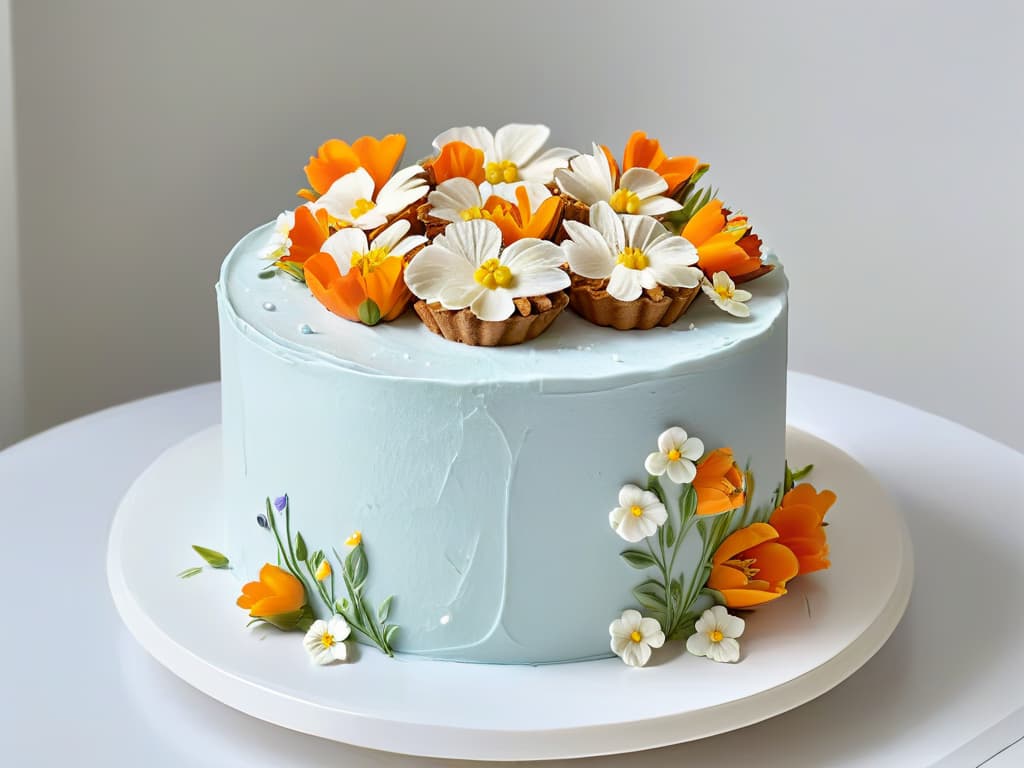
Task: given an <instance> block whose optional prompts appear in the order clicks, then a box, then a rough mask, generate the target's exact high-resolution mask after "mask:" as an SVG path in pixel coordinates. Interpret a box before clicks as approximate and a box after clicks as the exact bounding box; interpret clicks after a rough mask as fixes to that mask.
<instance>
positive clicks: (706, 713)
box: [107, 426, 913, 760]
mask: <svg viewBox="0 0 1024 768" xmlns="http://www.w3.org/2000/svg"><path fill="white" fill-rule="evenodd" d="M220 451H221V441H220V427H219V426H216V427H212V428H210V429H207V430H205V431H203V432H200V433H198V434H196V435H194V436H192V437H191V438H189V439H187V440H185V441H184V442H182V443H180V444H179V445H177V446H175V447H173V448H171V449H170V450H168V451H167V452H166V453H164V454H163V455H162V456H161V457H160V458H158V459H157V461H156V462H154V464H153V465H152V466H151V467H150V468H149V469H147V470H146V471H145V472H144V473H143V474H142V475H141V476H140V477H139V478H138V479H137V480H136V481H135V483H134V485H133V486H132V487H131V489H130V490H129V491H128V493H127V495H126V496H125V498H124V500H123V501H122V502H121V505H120V507H119V508H118V510H117V514H116V516H115V518H114V523H113V527H112V529H111V533H110V542H109V549H108V554H107V575H108V580H109V584H110V590H111V593H112V594H113V598H114V603H115V604H116V606H117V609H118V611H119V612H120V614H121V617H122V619H123V620H124V622H125V624H126V625H127V626H128V628H129V630H130V631H131V632H132V634H133V635H134V636H135V638H136V639H137V640H138V642H139V643H141V645H142V646H143V647H144V648H145V649H146V650H147V651H148V652H149V653H150V654H152V656H153V657H154V658H156V659H157V661H159V662H160V663H161V664H163V665H164V666H166V667H167V668H168V669H170V670H171V671H172V672H173V673H174V674H176V675H177V676H179V677H180V678H182V679H183V680H185V681H186V682H187V683H189V684H190V685H192V686H194V687H196V688H198V689H199V690H200V691H202V692H204V693H205V694H207V695H209V696H212V697H213V698H215V699H217V700H219V701H221V702H223V703H225V704H227V705H228V706H230V707H234V708H235V709H238V710H240V711H242V712H245V713H247V714H249V715H251V716H253V717H257V718H260V719H262V720H265V721H268V722H271V723H274V724H277V725H280V726H283V727H285V728H290V729H293V730H296V731H301V732H304V733H309V734H313V735H316V736H320V737H323V738H327V739H333V740H335V741H341V742H346V743H348V744H354V745H357V746H361V747H367V748H371V749H379V750H385V751H389V752H400V753H404V754H412V755H421V756H430V757H443V758H454V759H458V758H461V759H476V760H541V759H554V758H567V757H586V756H593V755H602V754H612V753H622V752H631V751H636V750H642V749H649V748H653V747H659V746H665V745H668V744H676V743H680V742H684V741H690V740H693V739H699V738H703V737H706V736H711V735H714V734H717V733H722V732H724V731H729V730H732V729H735V728H740V727H742V726H745V725H749V724H751V723H755V722H758V721H760V720H764V719H767V718H769V717H772V716H774V715H777V714H780V713H782V712H785V711H787V710H789V709H792V708H793V707H796V706H799V705H800V704H803V703H804V702H807V701H809V700H810V699H813V698H815V697H816V696H820V695H821V694H823V693H825V692H826V691H828V690H829V689H830V688H832V687H834V686H836V685H838V684H839V683H840V682H842V681H843V680H844V679H845V678H846V677H848V676H849V675H851V674H852V673H853V672H854V671H856V670H857V669H858V668H859V667H860V666H861V665H863V664H864V663H865V662H866V661H867V660H868V659H870V658H871V656H873V655H874V654H875V653H876V652H877V651H878V649H879V648H881V646H882V645H883V644H884V643H885V641H886V640H887V639H888V638H889V636H890V634H891V633H892V631H893V630H894V629H895V628H896V625H897V623H898V622H899V620H900V617H901V616H902V615H903V612H904V610H905V608H906V605H907V601H908V600H909V597H910V590H911V584H912V581H913V556H912V551H911V545H910V539H909V537H908V533H907V528H906V524H905V522H904V520H903V517H902V515H901V514H900V512H899V510H898V509H897V508H896V507H895V506H894V505H893V503H892V501H891V500H890V499H889V498H888V497H887V496H886V494H885V492H884V491H883V490H882V489H881V487H880V486H879V485H878V484H877V483H876V481H875V480H874V479H873V478H872V477H871V475H870V474H869V473H868V472H867V471H866V470H865V469H864V468H863V467H861V466H860V465H859V464H857V463H856V462H855V461H854V460H853V459H851V458H850V457H849V456H847V455H846V454H845V453H843V452H841V451H840V450H838V449H837V448H835V447H833V446H832V445H830V444H828V443H826V442H824V441H823V440H821V439H819V438H817V437H814V436H812V435H810V434H807V433H805V432H801V431H799V430H796V429H793V428H792V427H791V428H790V429H789V430H788V432H787V455H788V457H789V460H790V464H791V466H802V465H804V464H808V463H813V464H814V465H815V469H814V472H813V473H812V476H811V478H810V479H811V480H812V481H813V482H815V484H816V485H818V487H828V488H831V489H833V490H835V491H836V492H837V493H838V495H839V501H838V502H837V503H836V505H835V507H833V509H832V510H831V511H830V512H829V516H828V522H829V527H828V533H829V543H830V548H831V559H832V563H833V564H832V568H831V569H830V570H828V571H823V572H819V573H816V574H811V575H808V576H804V577H801V578H799V579H797V580H795V581H793V582H791V584H790V589H789V594H788V595H786V597H784V598H782V599H780V600H778V601H776V602H775V603H772V604H771V605H768V606H765V607H763V608H762V609H760V610H758V611H756V612H753V613H751V614H748V615H747V617H746V620H747V625H746V631H745V633H744V635H743V637H742V638H741V640H740V645H741V651H742V657H741V660H740V662H739V663H737V664H716V663H714V662H712V661H710V660H708V659H704V658H697V657H695V656H692V655H690V654H687V653H686V652H685V651H684V650H683V643H681V642H675V643H671V644H670V645H667V646H666V647H664V648H662V649H661V650H660V651H655V653H654V656H653V658H652V660H651V663H650V664H648V666H647V667H645V668H643V669H634V668H630V667H627V666H626V665H624V664H623V663H622V662H621V661H620V660H619V659H617V658H609V659H604V660H599V661H588V662H578V663H572V664H552V665H545V666H499V665H480V664H460V663H455V662H442V661H431V660H427V659H422V658H419V657H414V656H408V655H402V654H399V655H398V656H396V657H395V658H394V659H389V658H387V657H386V656H384V655H383V654H381V653H379V652H377V651H376V649H373V648H368V647H364V646H357V645H355V644H354V643H350V644H349V646H350V654H349V658H350V663H344V664H337V665H333V666H328V667H318V666H315V665H313V664H312V663H311V662H310V660H309V657H308V656H307V654H306V651H305V650H304V649H303V647H302V643H301V638H300V636H299V635H298V634H295V633H281V632H277V631H276V630H269V631H268V630H265V629H260V628H257V629H254V630H250V631H247V630H245V629H244V627H245V624H246V622H247V620H248V616H247V615H246V614H245V613H243V612H242V611H240V610H239V609H238V608H236V607H235V605H234V602H235V598H236V597H237V595H238V593H239V586H240V584H239V580H240V579H242V578H243V577H250V576H252V574H231V573H230V572H226V571H213V570H210V569H205V570H204V571H203V573H201V574H199V575H198V576H195V577H193V578H189V579H184V580H183V579H179V578H176V576H175V574H176V573H178V572H179V571H181V570H182V569H183V568H185V567H187V566H191V565H196V564H197V563H196V557H195V555H194V553H192V551H191V549H190V545H192V544H202V545H204V546H209V547H212V548H215V549H220V550H224V551H225V554H227V555H228V556H230V554H231V553H230V551H226V550H225V546H224V542H223V541H222V540H221V539H222V537H223V533H222V530H223V523H222V520H221V515H222V514H223V512H222V503H221V491H220V484H221V462H220V455H221V453H220ZM254 514H255V513H254ZM594 524H595V525H607V522H606V512H605V510H597V511H595V523H594ZM339 535H340V534H339ZM624 575H625V576H628V574H624ZM400 599H401V596H400V595H399V596H397V597H396V603H397V601H398V600H400ZM538 599H545V596H543V595H538ZM619 608H620V606H609V617H608V618H609V621H611V620H612V619H613V618H616V616H617V615H618V612H619ZM565 620H566V621H572V604H571V602H569V603H567V604H566V609H565ZM594 631H595V632H602V633H603V632H606V631H607V628H606V627H603V626H602V627H595V628H594Z"/></svg>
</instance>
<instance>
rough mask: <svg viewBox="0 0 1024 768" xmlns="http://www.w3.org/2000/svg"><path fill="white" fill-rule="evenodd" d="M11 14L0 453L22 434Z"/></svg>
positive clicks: (2, 87) (4, 61)
mask: <svg viewBox="0 0 1024 768" xmlns="http://www.w3.org/2000/svg"><path fill="white" fill-rule="evenodd" d="M10 22H11V14H10V3H9V2H8V0H2V2H0V448H3V447H4V446H5V445H7V444H8V443H12V442H14V441H15V440H17V439H19V438H20V437H21V436H22V434H23V433H24V431H25V417H24V405H25V404H24V369H23V366H22V357H21V301H20V292H21V291H20V288H21V285H20V281H19V272H20V264H19V262H20V259H19V258H18V234H17V218H18V215H17V191H16V189H17V184H16V178H17V177H16V173H15V168H14V93H13V85H14V81H13V75H12V69H11V64H12V61H11V24H10Z"/></svg>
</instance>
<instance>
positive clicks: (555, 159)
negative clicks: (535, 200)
mask: <svg viewBox="0 0 1024 768" xmlns="http://www.w3.org/2000/svg"><path fill="white" fill-rule="evenodd" d="M578 154H579V152H578V151H577V150H575V149H569V148H568V147H553V148H552V149H549V150H547V151H546V152H544V153H543V154H542V155H540V156H539V157H536V158H534V159H533V160H531V161H530V162H529V163H527V164H526V165H520V166H519V178H520V179H522V180H523V181H530V182H537V183H539V184H549V183H551V181H552V180H553V179H554V177H555V171H556V170H558V169H559V168H567V167H568V165H569V159H570V158H573V157H576V156H577V155H578Z"/></svg>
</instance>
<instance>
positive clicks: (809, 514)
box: [768, 483, 836, 574]
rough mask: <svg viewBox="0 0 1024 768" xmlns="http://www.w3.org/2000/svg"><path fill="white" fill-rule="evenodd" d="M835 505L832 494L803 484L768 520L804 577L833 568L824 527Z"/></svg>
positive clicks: (784, 498)
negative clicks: (829, 512) (828, 513)
mask: <svg viewBox="0 0 1024 768" xmlns="http://www.w3.org/2000/svg"><path fill="white" fill-rule="evenodd" d="M835 501H836V495H835V494H834V493H833V492H832V491H821V492H820V493H818V492H817V491H816V490H815V488H814V486H813V485H811V484H810V483H801V484H800V485H797V486H795V487H793V488H792V489H790V491H789V492H788V493H787V494H786V495H785V496H783V497H782V504H781V505H780V506H779V508H778V509H776V510H775V512H773V513H772V516H771V518H770V519H769V520H768V523H769V524H770V525H771V526H772V528H774V529H775V530H776V531H778V534H779V543H780V544H784V545H785V546H787V547H788V548H789V549H790V550H792V552H793V554H794V555H796V559H797V561H798V562H799V564H800V573H801V574H804V573H812V572H813V571H820V570H822V569H824V568H828V567H829V566H830V565H831V563H830V562H829V559H828V539H827V538H826V536H825V527H824V525H825V514H826V513H827V512H828V510H829V508H830V507H831V506H832V505H833V504H835Z"/></svg>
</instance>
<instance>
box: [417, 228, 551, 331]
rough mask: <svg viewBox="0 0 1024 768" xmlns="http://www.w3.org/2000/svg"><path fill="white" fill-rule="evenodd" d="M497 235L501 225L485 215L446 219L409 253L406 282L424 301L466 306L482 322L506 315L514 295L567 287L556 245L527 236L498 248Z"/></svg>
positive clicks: (498, 318) (499, 245) (510, 307)
mask: <svg viewBox="0 0 1024 768" xmlns="http://www.w3.org/2000/svg"><path fill="white" fill-rule="evenodd" d="M501 239H502V235H501V230H500V229H499V228H498V226H497V225H496V224H495V223H494V222H492V221H487V220H486V219H471V220H469V221H457V222H454V223H452V224H449V225H448V226H447V227H445V230H444V233H443V234H440V235H438V236H437V237H436V238H435V239H434V242H432V243H431V244H430V245H428V246H426V247H425V248H424V249H423V250H422V251H420V252H419V253H417V254H416V255H415V256H414V257H413V259H412V261H411V262H410V263H409V266H408V268H407V269H406V272H405V280H406V283H407V284H408V286H409V288H410V289H411V290H412V292H413V293H414V294H416V295H417V296H418V297H420V298H421V299H424V300H425V301H427V302H430V303H433V302H439V303H440V304H441V306H442V307H444V308H445V309H451V310H459V309H465V308H466V307H468V308H469V309H470V310H471V311H472V313H473V314H474V315H476V316H477V317H478V318H479V319H481V320H488V321H500V320H505V319H507V318H509V317H511V316H512V313H513V312H514V311H515V304H514V302H513V300H514V299H516V298H520V297H528V296H541V295H544V294H548V293H553V292H555V291H560V290H562V289H564V288H566V287H568V285H569V276H568V275H567V274H566V273H565V272H564V271H563V270H562V269H561V264H562V260H563V255H562V249H561V248H559V247H558V246H557V245H555V244H554V243H551V242H548V241H546V240H538V239H536V238H530V237H527V238H523V239H522V240H517V241H516V242H514V243H512V244H511V245H509V246H508V247H507V248H504V249H503V248H502V245H501Z"/></svg>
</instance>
